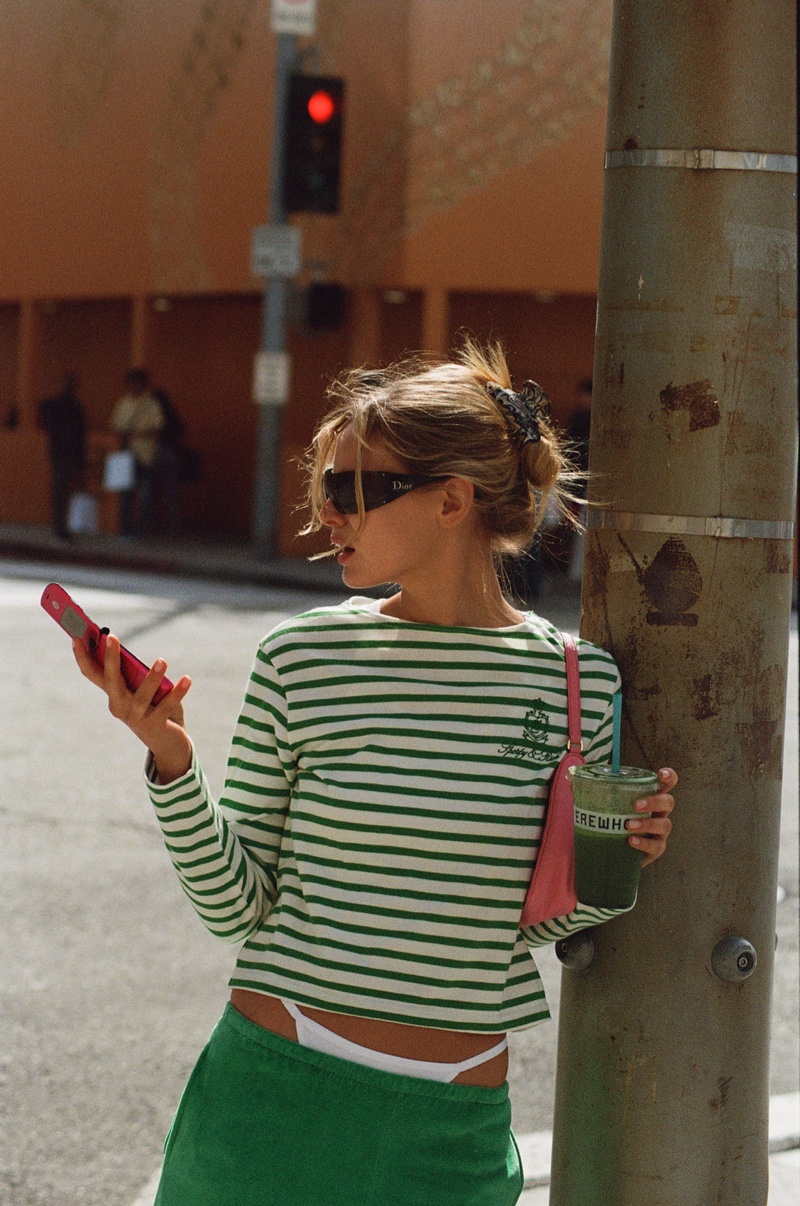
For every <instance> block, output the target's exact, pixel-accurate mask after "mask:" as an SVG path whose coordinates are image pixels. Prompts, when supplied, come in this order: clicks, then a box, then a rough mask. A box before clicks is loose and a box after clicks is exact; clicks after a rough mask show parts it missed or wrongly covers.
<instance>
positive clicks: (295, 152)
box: [283, 75, 344, 214]
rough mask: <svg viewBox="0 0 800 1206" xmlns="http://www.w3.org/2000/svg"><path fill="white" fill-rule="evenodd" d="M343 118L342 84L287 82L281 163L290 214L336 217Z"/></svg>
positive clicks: (314, 78) (316, 79)
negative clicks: (333, 215)
mask: <svg viewBox="0 0 800 1206" xmlns="http://www.w3.org/2000/svg"><path fill="white" fill-rule="evenodd" d="M343 117H344V80H342V79H339V78H337V77H335V76H322V75H292V76H290V77H289V94H288V103H287V111H286V127H285V137H284V161H283V206H284V209H285V210H286V212H287V213H289V214H293V213H294V214H298V213H299V214H303V213H305V214H335V213H337V211H338V209H339V175H340V169H341V159H342V126H343Z"/></svg>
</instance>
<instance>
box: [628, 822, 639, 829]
mask: <svg viewBox="0 0 800 1206" xmlns="http://www.w3.org/2000/svg"><path fill="white" fill-rule="evenodd" d="M641 827H642V822H641V821H628V828H629V829H641Z"/></svg>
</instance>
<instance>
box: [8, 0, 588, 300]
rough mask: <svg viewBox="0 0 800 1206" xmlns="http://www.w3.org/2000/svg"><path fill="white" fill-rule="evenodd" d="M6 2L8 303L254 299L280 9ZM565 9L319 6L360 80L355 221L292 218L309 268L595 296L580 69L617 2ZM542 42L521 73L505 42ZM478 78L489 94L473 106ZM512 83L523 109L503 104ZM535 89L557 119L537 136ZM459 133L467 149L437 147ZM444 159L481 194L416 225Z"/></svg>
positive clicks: (332, 0) (350, 119)
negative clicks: (169, 296)
mask: <svg viewBox="0 0 800 1206" xmlns="http://www.w3.org/2000/svg"><path fill="white" fill-rule="evenodd" d="M12 7H13V6H12V5H10V4H9V3H6V4H4V5H3V9H2V16H3V21H2V22H0V104H2V110H3V123H2V128H0V152H1V153H2V162H3V172H2V176H1V177H0V214H1V215H2V225H0V300H1V299H3V298H5V299H9V300H14V299H17V298H20V297H44V298H46V297H56V298H58V297H81V296H83V297H86V296H91V297H113V296H128V295H130V294H134V293H153V292H158V291H164V292H171V293H175V292H181V293H183V292H202V293H212V292H237V293H240V292H242V291H248V290H250V289H253V288H256V287H257V286H258V282H256V281H254V280H253V279H252V278H251V277H250V274H249V244H250V232H251V228H252V226H253V225H255V224H259V223H262V222H264V221H265V219H266V204H267V176H268V161H269V144H270V135H269V130H270V121H271V116H270V115H271V106H272V102H271V97H272V90H273V81H272V59H273V52H274V36H273V35H272V34H271V32H270V29H269V20H268V12H269V6H268V4H267V3H266V0H265V2H264V3H254V2H252V0H251V2H250V3H248V2H247V0H217V2H216V3H215V4H213V5H210V4H209V5H199V4H197V3H196V0H139V3H137V4H136V5H133V4H129V3H122V4H117V5H97V4H88V3H85V0H37V3H36V4H35V5H26V6H24V8H21V9H15V10H14V12H13V13H12V12H11V9H12ZM552 9H553V13H552V14H551V15H548V13H546V12H545V10H544V9H543V8H542V6H541V5H531V4H526V3H524V0H494V3H493V4H491V5H488V4H487V5H483V6H476V5H475V4H474V3H473V2H472V0H448V3H446V4H445V3H442V0H380V3H376V2H375V0H350V2H349V3H344V0H320V34H319V38H318V39H317V43H318V45H319V46H320V48H321V66H322V69H323V70H329V71H334V72H337V73H342V74H344V76H345V78H346V81H347V91H348V104H347V118H346V139H345V171H344V205H343V211H342V214H341V215H340V217H338V218H331V217H325V216H307V217H304V218H302V219H298V221H299V224H300V225H301V226H302V228H303V231H304V236H305V253H306V255H307V256H308V257H309V258H313V259H318V260H323V261H325V262H326V263H328V265H329V266H330V270H331V272H332V273H333V275H335V276H337V277H338V278H339V279H341V280H342V281H343V282H344V283H357V282H371V283H375V284H390V285H403V284H405V285H406V286H407V287H412V288H420V287H424V286H425V285H428V284H443V285H446V286H449V287H457V288H498V289H529V288H554V287H559V288H561V289H568V290H570V291H580V292H592V291H593V289H594V287H595V277H596V261H597V231H598V227H599V210H600V191H601V189H600V172H601V166H600V165H601V159H602V149H603V127H604V116H603V112H602V97H600V96H599V94H598V91H597V85H596V83H595V84H591V81H589V83H587V79H588V76H586V72H585V71H584V67H585V66H586V63H588V64H589V67H591V70H592V71H594V72H595V74H596V72H597V63H598V62H602V59H603V51H602V46H601V49H600V50H598V49H597V47H596V46H595V44H596V43H597V45H601V41H602V39H601V41H600V42H598V39H599V38H600V34H601V33H602V30H603V23H604V22H605V24H606V25H607V24H608V14H609V12H610V0H597V3H596V4H594V5H592V6H589V8H588V10H587V6H586V4H585V3H583V0H561V3H560V4H555V3H554V5H553V6H552ZM562 10H563V12H564V13H566V14H567V15H568V18H569V19H565V20H564V21H562V22H561V23H559V20H557V19H555V18H556V17H557V15H558V14H559V13H560V12H561V11H562ZM585 11H589V12H590V13H591V14H593V15H592V16H591V19H590V21H589V24H590V25H591V27H592V28H591V30H590V31H589V33H590V35H591V36H589V34H587V35H586V36H585V37H584V34H583V33H582V31H581V29H580V27H579V25H578V24H577V23H576V14H578V15H580V14H581V13H582V12H585ZM532 14H533V15H532ZM597 14H600V15H599V16H598V15H597ZM551 17H552V19H551ZM526 21H527V25H526V24H525V22H526ZM531 22H533V24H532V25H531ZM537 22H538V25H537ZM526 29H527V30H528V35H526V36H528V37H529V40H530V37H535V38H536V39H538V41H537V42H536V45H537V46H538V45H539V43H541V53H540V54H538V56H537V55H533V56H531V57H530V63H529V65H528V66H526V68H525V69H524V70H523V71H516V72H513V71H512V69H511V68H508V67H507V66H506V65H505V63H506V58H507V57H508V53H509V48H511V49H512V50H513V48H514V46H515V45H517V44H518V43H519V40H520V37H521V33H520V31H524V30H526ZM531 30H532V31H533V32H532V33H531ZM582 38H583V41H581V39H582ZM587 39H588V40H587ZM584 42H585V43H586V44H585V45H584ZM587 47H588V49H587ZM592 47H594V49H592ZM528 53H529V54H530V47H529V48H528ZM484 69H490V70H491V71H493V72H494V73H495V74H494V76H493V77H492V81H491V86H487V87H486V88H484V87H481V88H480V89H479V91H478V93H477V94H476V95H473V94H472V92H470V87H471V85H470V80H473V79H474V78H476V73H477V74H478V75H480V73H481V71H483V70H484ZM507 71H512V74H511V75H504V72H507ZM587 71H588V68H587ZM537 72H540V73H542V76H541V80H540V79H539V75H538V74H537ZM570 73H572V74H570ZM589 75H591V71H589ZM572 76H574V77H575V78H574V79H573V78H572ZM585 76H586V78H584V77H585ZM565 80H569V81H570V84H569V89H567V91H565V92H564V97H563V98H562V97H561V93H560V92H559V89H562V90H563V89H564V88H565V87H566V85H565V84H564V81H565ZM508 81H510V84H509V87H511V88H512V92H513V96H512V101H513V102H514V103H513V104H512V105H511V108H509V105H508V104H505V106H504V105H503V104H501V103H500V101H499V100H498V98H501V97H502V95H503V88H504V87H505V86H506V84H507V83H508ZM590 84H591V86H589V85H590ZM454 88H455V90H456V92H457V93H458V95H459V96H461V100H460V101H459V103H458V104H456V105H454V106H449V101H447V99H446V98H447V95H448V90H451V91H452V90H453V89H454ZM537 88H539V89H540V91H541V94H542V96H544V97H545V101H546V102H547V103H546V104H544V107H543V108H542V112H541V116H540V117H538V118H537V117H531V118H530V119H529V118H528V117H526V112H527V110H526V108H525V105H526V104H527V103H528V102H529V100H530V96H531V95H534V94H535V93H536V89H537ZM459 89H460V90H461V91H460V92H459ZM514 89H516V91H513V90H514ZM520 89H521V90H522V91H520ZM592 89H594V91H592ZM517 92H519V97H518V112H517V109H516V108H515V106H516V105H517ZM443 96H444V97H445V100H442V97H443ZM570 97H571V98H572V99H570ZM562 100H563V105H562ZM556 102H557V103H556ZM548 104H549V105H550V107H551V108H550V109H548V108H547V105H548ZM554 104H556V110H553V112H556V111H557V113H561V112H562V110H563V113H564V114H565V115H566V116H565V120H564V122H563V123H562V125H563V129H561V128H559V129H558V130H556V126H558V121H555V123H554V121H553V120H552V118H553V112H551V109H552V106H553V105H554ZM409 105H411V106H412V108H409ZM498 105H499V106H500V107H499V108H498V107H497V106H498ZM540 108H541V106H540ZM495 109H496V110H497V112H496V113H495ZM481 112H485V113H487V114H489V117H490V118H491V120H489V121H488V123H486V122H485V123H484V128H482V133H481V134H480V137H482V138H483V139H484V142H485V146H484V148H483V150H482V151H481V153H480V155H479V157H478V159H477V160H475V161H474V162H473V161H472V160H471V159H470V155H471V154H472V151H471V150H470V146H471V144H470V139H469V137H468V136H467V135H465V133H464V127H463V122H464V121H465V120H467V118H468V117H469V115H470V114H478V116H479V115H480V113H481ZM567 119H568V120H567ZM470 120H471V119H470ZM477 120H478V117H476V121H477ZM559 121H560V118H559ZM448 122H455V125H453V127H452V129H453V136H452V138H450V137H449V135H448V136H447V137H446V139H445V143H437V138H438V137H439V135H438V134H437V130H439V129H440V128H444V129H445V131H447V130H448V129H449V126H448V125H447V123H448ZM515 122H516V124H515ZM459 123H461V124H459ZM551 127H553V128H552V129H551ZM493 131H494V132H496V140H495V141H496V143H497V145H494V144H493V142H492V138H493ZM548 131H549V132H548ZM554 131H555V132H554ZM528 135H530V139H531V150H530V152H529V153H528V154H527V155H526V154H524V153H523V154H522V160H521V161H520V162H517V160H518V159H519V155H517V157H516V159H514V157H513V156H512V159H514V162H513V163H511V164H510V165H509V163H505V160H503V157H502V155H500V159H501V160H502V162H503V163H504V164H505V166H502V164H501V166H502V170H501V171H500V172H499V174H497V173H495V174H494V175H492V174H491V172H490V173H489V175H488V176H487V177H486V179H485V180H482V179H481V178H480V171H479V169H482V167H484V166H486V164H487V163H489V161H490V160H492V159H493V158H496V154H495V153H496V152H497V148H498V146H499V144H500V142H501V141H502V140H505V141H506V142H508V140H509V139H510V143H509V145H512V146H516V145H517V144H520V145H521V141H522V142H524V139H525V138H526V137H528ZM487 140H488V141H487ZM504 145H505V144H504ZM398 147H399V151H398V150H397V148H398ZM393 148H394V149H393ZM442 148H444V150H445V151H446V154H447V156H449V158H448V159H447V162H446V166H447V168H448V173H449V175H450V176H451V177H452V178H453V179H454V180H455V178H456V177H458V176H459V174H460V177H463V178H460V179H459V183H458V188H457V190H456V192H457V195H456V197H455V200H454V202H453V204H451V205H450V206H449V207H448V208H446V209H445V210H444V211H443V212H434V211H435V210H436V207H435V206H434V209H433V210H432V211H431V213H430V214H428V211H427V210H425V213H426V214H428V216H427V217H426V219H425V222H424V223H423V224H422V225H420V223H419V220H418V219H419V214H417V217H414V214H415V213H416V212H417V210H416V208H415V207H418V203H419V202H420V198H424V197H426V196H427V195H428V193H427V192H426V190H428V191H429V190H430V189H431V188H433V189H434V191H435V190H436V189H437V188H438V187H439V184H440V183H441V182H440V181H438V179H437V170H438V169H437V163H438V162H439V159H440V158H441V156H440V155H439V151H440V150H441V149H442ZM498 153H499V152H498ZM503 154H505V151H504V152H503ZM473 159H474V155H473ZM451 160H452V162H451ZM459 165H461V166H459ZM451 168H452V171H450V169H451ZM462 169H463V170H462ZM467 180H470V181H472V183H471V184H469V186H468V187H467V185H466V184H465V181H467ZM404 205H405V206H410V207H411V218H413V221H412V222H411V225H410V226H409V227H408V229H406V228H404V227H403V225H402V223H403V213H404V210H403V207H404ZM423 208H424V207H423ZM407 216H408V215H407Z"/></svg>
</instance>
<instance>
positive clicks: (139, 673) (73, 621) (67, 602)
mask: <svg viewBox="0 0 800 1206" xmlns="http://www.w3.org/2000/svg"><path fill="white" fill-rule="evenodd" d="M42 607H43V608H44V609H45V611H46V612H47V613H48V615H51V616H52V617H53V619H54V620H55V622H56V623H57V624H60V625H61V627H62V628H63V629H64V631H65V632H66V633H68V635H69V636H71V637H74V638H75V639H76V640H78V641H80V642H81V644H82V645H83V647H84V649H85V650H86V652H87V653H90V654H91V655H92V657H93V658H94V660H95V661H96V662H97V664H98V666H99V667H100V669H101V670H102V668H103V665H104V663H105V660H106V637H107V636H108V629H107V628H98V626H97V625H96V624H95V622H94V620H90V619H89V617H88V616H87V615H86V613H85V612H84V611H81V609H80V607H78V604H77V603H76V602H75V600H74V599H71V598H70V597H69V595H68V594H67V592H66V591H65V590H64V587H63V586H59V585H58V583H57V582H51V583H50V585H49V586H46V587H45V588H44V592H43V594H42ZM119 654H120V670H121V671H122V677H123V678H124V679H125V683H126V685H127V686H128V687H129V689H130V690H131V691H135V690H136V688H137V687H138V686H139V685H140V684H141V683H142V682H143V681H144V678H145V675H147V674H149V673H150V668H149V666H145V664H144V662H140V661H139V659H138V657H134V655H133V654H132V653H131V651H130V650H129V649H126V648H125V646H124V645H122V646H120V651H119ZM171 690H172V683H171V682H170V681H169V679H168V678H163V679H162V680H161V683H160V684H159V688H158V690H157V691H156V693H155V695H154V696H153V704H157V703H160V702H161V700H162V699H163V698H164V696H165V695H168V694H169V692H170V691H171Z"/></svg>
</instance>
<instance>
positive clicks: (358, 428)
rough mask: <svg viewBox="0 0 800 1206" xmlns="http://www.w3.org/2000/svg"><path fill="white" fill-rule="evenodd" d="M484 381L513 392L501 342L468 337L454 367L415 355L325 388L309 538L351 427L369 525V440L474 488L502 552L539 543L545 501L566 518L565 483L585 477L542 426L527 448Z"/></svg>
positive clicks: (312, 473) (417, 467)
mask: <svg viewBox="0 0 800 1206" xmlns="http://www.w3.org/2000/svg"><path fill="white" fill-rule="evenodd" d="M487 385H499V386H500V387H501V388H503V389H511V388H512V384H511V375H510V373H509V370H508V364H507V363H506V357H505V353H504V351H503V348H502V346H501V344H499V343H492V344H489V345H487V346H486V347H480V346H479V345H478V344H476V343H475V342H474V341H473V340H472V339H470V338H466V339H465V340H464V342H463V345H462V347H461V348H460V350H459V351H458V352H457V353H456V358H455V360H454V361H447V362H445V363H433V364H431V363H430V362H426V361H424V360H421V359H416V358H413V359H408V360H404V361H402V362H400V363H398V364H394V365H391V366H390V367H389V368H386V369H377V370H368V369H354V370H352V371H350V372H348V373H345V374H344V375H343V376H341V377H339V378H338V379H337V380H336V381H334V382H333V384H332V385H331V386H330V388H329V390H328V396H329V397H330V398H331V399H332V401H333V405H332V408H331V410H330V412H329V413H328V415H327V417H326V418H325V419H324V420H323V422H322V423H321V424H320V426H319V428H318V429H317V432H316V434H315V436H314V440H313V443H312V445H311V448H310V450H309V455H308V458H307V461H306V468H307V471H308V504H309V507H310V509H311V518H310V520H309V522H308V523H307V524H306V526H305V527H304V528H303V531H302V533H301V534H302V535H307V534H309V533H311V532H316V531H318V530H319V529H320V528H321V527H323V526H324V525H323V523H322V520H321V511H322V508H323V506H324V504H325V496H324V492H323V487H322V475H323V473H324V471H325V469H326V468H328V467H329V465H330V464H331V463H332V461H333V455H334V452H335V449H336V442H337V440H338V439H339V436H340V435H341V434H342V432H343V431H345V430H346V429H347V428H351V429H352V431H353V434H354V435H355V437H356V449H357V452H356V497H357V501H358V507H359V523H360V524H361V523H363V521H364V508H363V494H362V492H361V482H360V471H361V450H362V448H363V447H364V446H365V445H369V444H371V443H372V441H374V440H377V441H380V443H381V444H383V446H384V447H385V448H386V449H387V451H389V452H390V453H392V454H393V455H394V456H396V457H397V458H398V459H399V460H400V461H402V462H403V464H404V465H405V466H406V467H407V469H408V471H409V472H411V473H424V474H430V475H431V476H436V477H463V478H466V479H467V480H468V481H470V482H472V484H473V486H474V487H475V501H474V508H475V511H476V513H477V515H478V517H479V519H480V521H481V523H482V524H483V527H484V529H485V530H486V532H487V534H488V536H489V540H490V543H491V548H492V551H493V552H494V553H495V554H496V555H501V554H503V553H517V552H522V551H523V550H524V549H526V548H527V547H528V546H529V545H530V543H531V541H532V540H533V537H534V534H535V532H536V530H537V528H538V527H539V526H540V524H541V522H542V519H543V518H544V514H545V510H546V508H547V505H548V501H549V500H552V502H554V503H555V505H556V506H557V507H558V509H559V510H560V511H561V512H562V513H563V514H564V515H565V516H567V517H568V514H569V512H568V508H567V506H566V503H567V501H568V500H569V499H571V498H572V497H573V495H572V494H570V493H569V491H568V489H566V488H565V487H566V485H567V484H568V483H574V482H576V481H577V480H579V479H580V477H581V475H580V473H578V472H577V471H576V470H575V468H574V466H573V464H572V461H571V460H570V458H569V454H568V451H567V447H566V445H565V443H564V440H563V438H562V437H561V436H560V435H559V434H558V432H557V431H556V430H555V429H554V428H552V427H551V426H550V425H549V424H548V423H546V422H543V421H540V423H539V430H540V432H541V438H540V439H539V440H538V441H535V442H534V441H530V442H528V443H520V431H519V428H518V427H517V425H516V424H515V422H514V421H513V419H511V418H510V417H509V415H508V414H507V412H506V411H505V410H504V408H503V406H502V405H501V403H500V402H498V401H495V399H494V398H493V397H492V396H491V395H490V393H489V391H488V390H487V388H486V387H487Z"/></svg>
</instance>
